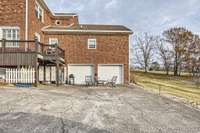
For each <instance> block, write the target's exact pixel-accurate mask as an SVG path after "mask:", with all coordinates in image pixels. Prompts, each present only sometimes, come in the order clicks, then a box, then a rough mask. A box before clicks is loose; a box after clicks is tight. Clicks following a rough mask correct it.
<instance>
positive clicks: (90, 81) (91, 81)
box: [85, 76, 94, 86]
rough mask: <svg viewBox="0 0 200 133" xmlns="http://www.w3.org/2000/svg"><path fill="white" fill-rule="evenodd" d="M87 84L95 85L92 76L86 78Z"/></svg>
mask: <svg viewBox="0 0 200 133" xmlns="http://www.w3.org/2000/svg"><path fill="white" fill-rule="evenodd" d="M85 83H86V85H87V86H90V85H93V84H94V83H93V79H92V76H85Z"/></svg>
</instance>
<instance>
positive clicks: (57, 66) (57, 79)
mask: <svg viewBox="0 0 200 133" xmlns="http://www.w3.org/2000/svg"><path fill="white" fill-rule="evenodd" d="M59 65H60V64H59V61H58V45H56V85H57V86H59V68H60V66H59Z"/></svg>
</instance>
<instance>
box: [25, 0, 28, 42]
mask: <svg viewBox="0 0 200 133" xmlns="http://www.w3.org/2000/svg"><path fill="white" fill-rule="evenodd" d="M25 40H28V0H26V19H25Z"/></svg>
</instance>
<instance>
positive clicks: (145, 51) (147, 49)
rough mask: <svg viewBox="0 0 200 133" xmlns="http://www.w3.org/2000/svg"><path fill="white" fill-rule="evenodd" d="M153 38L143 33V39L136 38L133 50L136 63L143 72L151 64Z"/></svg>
mask: <svg viewBox="0 0 200 133" xmlns="http://www.w3.org/2000/svg"><path fill="white" fill-rule="evenodd" d="M155 40H156V39H155V37H154V36H151V35H149V34H148V33H145V34H144V36H143V37H138V38H136V42H137V44H136V48H135V50H134V53H135V60H136V63H137V64H139V65H140V66H141V67H142V68H144V70H145V72H147V71H148V68H149V66H150V64H151V62H152V57H153V50H154V48H155V47H154V46H155Z"/></svg>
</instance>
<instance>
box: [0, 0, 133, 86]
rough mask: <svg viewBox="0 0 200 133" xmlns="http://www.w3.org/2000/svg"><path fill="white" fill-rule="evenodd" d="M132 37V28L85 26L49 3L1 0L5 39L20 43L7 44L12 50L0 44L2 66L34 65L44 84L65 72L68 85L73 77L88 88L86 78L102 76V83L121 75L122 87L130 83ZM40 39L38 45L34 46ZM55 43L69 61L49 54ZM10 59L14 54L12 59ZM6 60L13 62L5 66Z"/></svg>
mask: <svg viewBox="0 0 200 133" xmlns="http://www.w3.org/2000/svg"><path fill="white" fill-rule="evenodd" d="M131 34H132V31H131V30H130V29H128V28H126V27H124V26H121V25H90V24H87V25H86V24H79V20H78V15H77V14H74V13H52V12H51V10H50V9H49V8H48V6H47V5H46V3H45V2H44V1H43V0H1V1H0V40H2V39H6V41H8V40H19V41H18V42H12V43H11V42H7V43H8V44H7V45H9V48H8V47H5V46H4V45H5V44H6V43H5V40H4V43H3V41H1V42H0V46H1V49H0V50H1V51H0V59H1V60H0V67H3V68H7V67H18V68H19V67H21V66H32V67H34V68H35V70H36V72H35V74H36V75H39V76H36V80H39V81H52V77H53V76H54V77H56V78H58V77H59V70H62V72H61V73H63V77H64V80H67V79H68V76H69V75H70V74H73V75H74V76H75V83H76V84H84V80H85V76H86V75H92V76H94V75H98V77H99V78H100V79H102V80H108V79H111V78H112V76H118V80H117V83H119V84H124V83H129V36H130V35H131ZM35 38H37V40H38V41H35V42H36V43H35V42H34V41H28V40H34V39H35ZM21 40H24V41H21ZM37 42H38V43H37ZM22 43H23V46H21V45H22ZM31 43H33V44H31ZM3 44H4V45H3ZM35 44H39V45H38V46H37V47H36V45H35ZM45 44H48V45H45ZM55 44H56V48H58V49H59V50H60V51H61V52H62V51H64V54H63V57H62V56H60V55H54V56H50V55H49V54H47V53H48V50H47V49H49V47H51V46H52V47H54V46H55ZM29 45H30V46H29ZM3 46H4V48H3ZM33 47H36V48H35V49H37V50H38V49H39V55H38V51H36V54H34V55H36V57H35V56H33V54H32V55H30V53H34V51H33V50H29V49H32V48H33ZM13 48H15V49H14V51H15V52H13ZM19 48H21V49H23V52H20V55H19V52H16V51H18V49H19ZM5 49H6V50H7V53H5V51H6V50H5ZM10 49H12V50H10ZM27 49H28V50H27ZM40 49H41V50H40ZM2 51H4V53H3V52H2ZM30 51H31V52H30ZM17 53H18V56H17V57H18V58H17V57H16V54H17ZM5 54H8V56H6V58H5ZM11 54H12V56H11ZM25 57H26V61H25V60H24V59H25ZM34 57H35V58H34ZM55 57H56V59H55ZM58 57H59V59H58V60H57V58H58ZM14 58H16V59H14ZM54 59H55V60H54ZM5 60H8V61H6V63H5ZM13 60H17V61H13ZM27 60H29V61H27ZM32 60H34V61H33V62H31V61H32ZM55 73H56V74H55ZM57 73H58V74H57ZM36 82H37V81H36Z"/></svg>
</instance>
